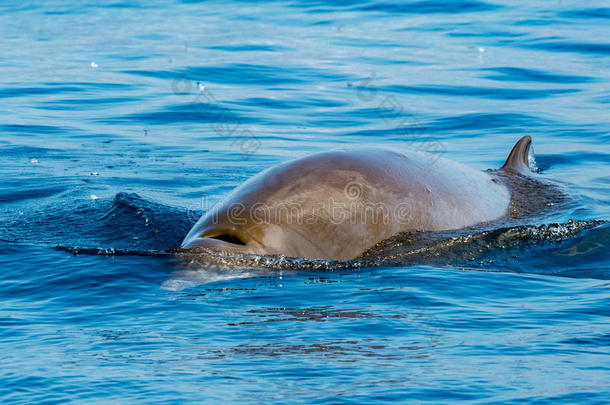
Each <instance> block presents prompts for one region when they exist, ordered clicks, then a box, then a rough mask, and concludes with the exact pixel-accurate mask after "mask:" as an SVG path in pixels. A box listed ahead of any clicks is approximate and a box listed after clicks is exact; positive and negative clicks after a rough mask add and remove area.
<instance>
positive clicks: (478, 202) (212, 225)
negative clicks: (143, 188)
mask: <svg viewBox="0 0 610 405" xmlns="http://www.w3.org/2000/svg"><path fill="white" fill-rule="evenodd" d="M527 147H528V148H529V143H528V144H527ZM507 164H508V161H507ZM510 202H511V192H510V190H509V189H508V188H507V187H506V186H505V185H504V184H503V182H502V181H501V179H499V178H498V177H497V176H495V175H494V173H493V172H481V171H478V170H475V169H472V168H470V167H467V166H465V165H462V164H459V163H457V162H454V161H451V160H448V159H444V158H438V157H431V156H430V155H428V154H425V153H421V152H416V151H405V152H396V151H390V150H385V149H378V148H363V149H353V150H337V151H328V152H322V153H317V154H313V155H310V156H306V157H303V158H300V159H296V160H293V161H289V162H286V163H282V164H280V165H277V166H274V167H271V168H269V169H267V170H265V171H263V172H261V173H259V174H258V175H256V176H254V177H252V178H251V179H249V180H248V181H246V182H245V183H243V184H242V185H240V186H239V187H237V188H236V189H235V190H234V191H233V192H231V193H230V194H229V195H228V196H227V197H226V198H225V199H224V200H222V201H221V202H219V203H218V204H216V205H215V206H214V207H213V208H212V209H211V210H210V211H208V212H207V213H205V214H204V215H203V216H202V217H201V218H200V219H199V221H198V222H197V223H196V224H195V225H194V226H193V228H192V229H191V231H190V232H189V233H188V235H187V236H186V238H185V239H184V242H183V243H182V246H181V247H182V248H185V249H190V248H207V249H211V250H220V251H225V252H229V253H251V254H262V255H285V256H289V257H298V258H304V259H325V260H350V259H354V258H357V257H358V256H359V255H360V254H362V253H363V252H364V251H366V250H367V249H368V248H370V247H372V246H374V245H375V244H376V243H378V242H380V241H383V240H385V239H387V238H389V237H391V236H393V235H396V234H398V233H402V232H421V231H442V230H452V229H461V228H465V227H470V226H473V225H476V224H480V223H485V222H490V221H495V220H498V219H501V218H503V217H505V216H506V215H507V211H508V208H509V204H510Z"/></svg>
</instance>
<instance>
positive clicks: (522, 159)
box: [500, 135, 532, 172]
mask: <svg viewBox="0 0 610 405" xmlns="http://www.w3.org/2000/svg"><path fill="white" fill-rule="evenodd" d="M531 144H532V138H531V137H530V136H529V135H526V136H524V137H523V138H521V139H519V141H518V142H517V143H516V144H515V146H513V150H511V151H510V155H508V158H507V159H506V162H504V166H502V167H501V168H500V170H504V171H516V172H529V164H528V159H529V153H530V145H531Z"/></svg>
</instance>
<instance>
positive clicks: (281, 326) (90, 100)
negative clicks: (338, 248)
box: [0, 0, 610, 404]
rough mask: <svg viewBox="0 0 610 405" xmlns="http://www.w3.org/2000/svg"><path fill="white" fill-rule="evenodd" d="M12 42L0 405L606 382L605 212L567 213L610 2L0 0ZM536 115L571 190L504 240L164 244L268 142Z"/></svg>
mask: <svg viewBox="0 0 610 405" xmlns="http://www.w3.org/2000/svg"><path fill="white" fill-rule="evenodd" d="M0 37H1V38H2V46H1V47H0V101H1V103H0V156H1V159H0V248H1V249H0V269H1V273H0V402H1V403H37V404H50V403H67V402H72V403H124V404H131V403H163V404H166V403H180V404H182V403H204V402H208V403H216V402H228V403H241V402H246V401H248V402H261V403H287V402H290V403H365V402H370V403H447V402H464V403H486V404H488V403H502V404H506V403H521V402H524V401H526V402H529V403H536V404H544V403H565V404H574V403H579V404H594V403H600V404H601V403H608V402H609V401H610V384H609V381H610V373H609V371H610V369H609V366H608V364H610V351H609V349H608V348H609V346H610V322H609V321H610V319H609V317H610V281H609V280H610V257H609V255H608V251H609V250H610V249H609V248H610V226H609V225H606V224H604V223H602V222H575V223H574V222H573V223H569V222H568V221H569V220H575V221H591V220H594V221H607V220H609V219H610V204H609V203H610V175H609V174H608V173H610V147H609V144H610V114H609V107H610V8H609V5H608V3H607V2H605V1H588V2H580V3H579V2H567V1H540V0H537V1H529V2H521V3H518V2H508V1H504V2H502V1H495V0H494V1H477V0H460V1H451V2H449V1H446V2H442V1H440V0H421V1H409V2H387V1H384V0H372V1H358V0H353V1H352V0H347V1H338V2H330V1H325V0H319V1H312V2H305V1H299V0H287V1H278V2H269V3H265V4H259V3H254V2H247V1H235V2H203V1H202V2H200V1H196V0H184V1H173V2H172V1H170V2H160V1H154V0H153V1H146V2H144V1H141V2H140V1H128V2H121V1H99V2H89V1H82V2H68V1H60V0H51V1H45V2H43V1H31V2H17V1H8V2H4V3H2V4H1V5H0ZM526 134H527V135H531V136H532V138H533V142H534V143H533V145H534V150H535V153H536V165H537V167H538V168H539V170H540V173H539V174H538V175H537V176H539V177H540V178H542V179H544V180H545V181H547V180H548V181H552V182H555V183H556V184H559V185H560V186H561V187H562V189H563V190H565V191H566V193H568V194H569V195H570V197H571V200H570V203H569V204H568V205H567V206H565V207H562V208H561V209H557V210H551V211H550V212H548V213H547V214H545V215H544V216H542V217H539V218H534V219H532V220H531V223H528V224H527V225H532V226H531V227H529V228H527V229H526V230H525V231H523V233H522V234H520V235H521V237H519V238H517V239H516V240H515V241H514V243H512V244H510V245H509V246H507V245H505V244H501V243H500V244H498V243H496V244H493V243H491V244H488V246H490V247H489V249H488V250H487V251H486V252H485V253H484V254H478V253H477V254H474V253H473V251H472V250H468V251H467V253H468V254H460V255H452V256H441V257H440V259H438V260H436V261H435V262H433V263H408V262H405V263H402V264H398V265H377V266H366V265H365V266H349V265H347V266H340V267H336V268H330V269H329V268H317V267H316V266H309V267H306V266H304V267H302V268H298V266H297V267H296V268H295V266H292V267H289V266H288V267H283V266H281V265H277V264H271V265H267V266H262V265H261V266H253V267H247V266H246V267H244V266H217V265H212V264H209V265H208V264H205V263H198V262H197V261H195V262H192V261H187V260H184V258H181V257H180V256H179V255H177V254H174V253H173V252H172V249H174V248H176V247H178V246H179V244H180V242H181V240H182V238H183V237H184V236H185V235H186V233H187V232H188V230H189V229H190V227H191V226H192V224H193V223H194V222H195V221H196V220H197V218H198V217H199V216H200V215H201V213H202V212H205V211H206V210H207V209H209V208H210V207H211V205H212V204H214V203H215V202H217V201H218V200H220V199H221V198H222V197H223V196H224V195H226V194H227V193H228V192H229V191H230V190H232V189H233V188H234V187H236V186H237V185H239V184H241V183H242V182H243V181H244V180H246V179H247V178H249V177H250V176H252V175H254V174H256V173H258V172H259V171H261V170H263V169H265V168H267V167H269V166H271V165H273V164H276V163H279V162H284V161H286V160H289V159H291V158H295V157H299V156H303V155H305V154H308V153H314V152H319V151H325V150H329V149H334V148H343V147H350V146H376V147H385V148H389V149H394V150H401V149H417V150H422V151H426V152H427V153H430V154H432V155H435V156H436V155H438V156H444V157H447V158H450V159H454V160H456V161H459V162H462V163H464V164H467V165H469V166H472V167H475V168H478V169H480V170H485V169H488V168H497V167H499V166H500V165H501V164H502V163H503V161H504V159H505V158H506V156H507V155H508V152H509V151H510V148H511V147H512V145H513V144H514V142H515V141H516V140H517V139H519V138H520V137H521V136H523V135H526ZM553 223H557V224H563V225H558V226H550V227H545V226H544V225H545V224H553ZM565 224H568V225H565ZM574 224H584V225H583V226H577V225H574ZM541 235H542V236H541ZM492 236H493V235H492ZM496 241H497V240H496ZM487 242H490V240H488V241H487ZM462 253H463V252H462ZM471 253H472V254H471ZM322 267H323V266H322Z"/></svg>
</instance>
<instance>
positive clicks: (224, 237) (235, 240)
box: [208, 233, 246, 246]
mask: <svg viewBox="0 0 610 405" xmlns="http://www.w3.org/2000/svg"><path fill="white" fill-rule="evenodd" d="M208 238H210V239H218V240H221V241H223V242H227V243H232V244H234V245H241V246H246V243H245V242H244V241H243V240H241V239H240V238H239V237H237V236H235V235H231V234H229V233H221V234H220V235H214V236H208Z"/></svg>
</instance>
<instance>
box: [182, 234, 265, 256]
mask: <svg viewBox="0 0 610 405" xmlns="http://www.w3.org/2000/svg"><path fill="white" fill-rule="evenodd" d="M180 247H181V248H182V249H195V248H197V249H210V250H217V251H222V252H230V253H255V252H254V249H252V247H251V246H248V244H247V242H246V241H244V240H243V239H242V238H240V237H239V236H237V235H235V234H233V233H228V232H204V233H203V234H198V233H194V232H191V233H189V234H188V235H187V236H186V238H185V239H184V241H183V242H182V245H181V246H180Z"/></svg>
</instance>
